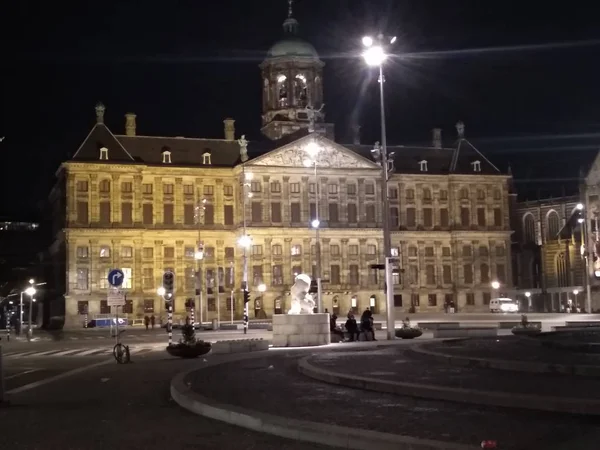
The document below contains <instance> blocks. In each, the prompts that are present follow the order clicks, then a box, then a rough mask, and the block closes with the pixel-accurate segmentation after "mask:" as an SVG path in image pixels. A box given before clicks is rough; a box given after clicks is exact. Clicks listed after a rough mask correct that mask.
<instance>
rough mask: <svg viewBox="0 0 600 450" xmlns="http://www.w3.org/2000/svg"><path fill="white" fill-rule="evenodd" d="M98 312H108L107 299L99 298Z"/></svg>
mask: <svg viewBox="0 0 600 450" xmlns="http://www.w3.org/2000/svg"><path fill="white" fill-rule="evenodd" d="M100 314H110V307H109V306H108V301H107V300H100Z"/></svg>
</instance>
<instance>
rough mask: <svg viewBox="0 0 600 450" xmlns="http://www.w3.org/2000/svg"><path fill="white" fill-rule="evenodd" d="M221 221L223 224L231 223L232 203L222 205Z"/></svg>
mask: <svg viewBox="0 0 600 450" xmlns="http://www.w3.org/2000/svg"><path fill="white" fill-rule="evenodd" d="M223 221H224V222H225V225H233V205H225V206H223Z"/></svg>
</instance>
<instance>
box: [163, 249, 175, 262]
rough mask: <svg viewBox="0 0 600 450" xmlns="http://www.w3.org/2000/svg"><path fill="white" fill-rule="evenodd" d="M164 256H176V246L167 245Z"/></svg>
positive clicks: (168, 257) (167, 257)
mask: <svg viewBox="0 0 600 450" xmlns="http://www.w3.org/2000/svg"><path fill="white" fill-rule="evenodd" d="M164 256H165V259H173V258H175V247H165V250H164Z"/></svg>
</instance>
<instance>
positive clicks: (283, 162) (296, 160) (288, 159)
mask: <svg viewBox="0 0 600 450" xmlns="http://www.w3.org/2000/svg"><path fill="white" fill-rule="evenodd" d="M308 157H309V156H308V154H307V152H306V151H305V150H304V149H303V148H302V147H292V148H289V149H285V150H279V151H277V150H276V151H274V152H273V153H271V154H269V155H266V156H265V157H264V158H260V159H257V160H256V161H254V162H252V165H254V166H277V167H305V165H304V161H305V160H306V159H307V158H308ZM317 166H318V167H328V168H336V169H345V168H348V169H374V168H375V167H374V164H371V163H369V162H368V161H365V160H362V158H361V157H360V156H358V155H356V156H353V155H348V154H346V153H344V152H342V151H340V150H338V149H335V148H332V147H322V148H321V150H320V152H319V154H318V160H317Z"/></svg>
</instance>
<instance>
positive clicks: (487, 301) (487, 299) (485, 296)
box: [483, 292, 492, 305]
mask: <svg viewBox="0 0 600 450" xmlns="http://www.w3.org/2000/svg"><path fill="white" fill-rule="evenodd" d="M491 299H492V294H490V293H489V292H484V293H483V304H484V305H489V304H490V300H491Z"/></svg>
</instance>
